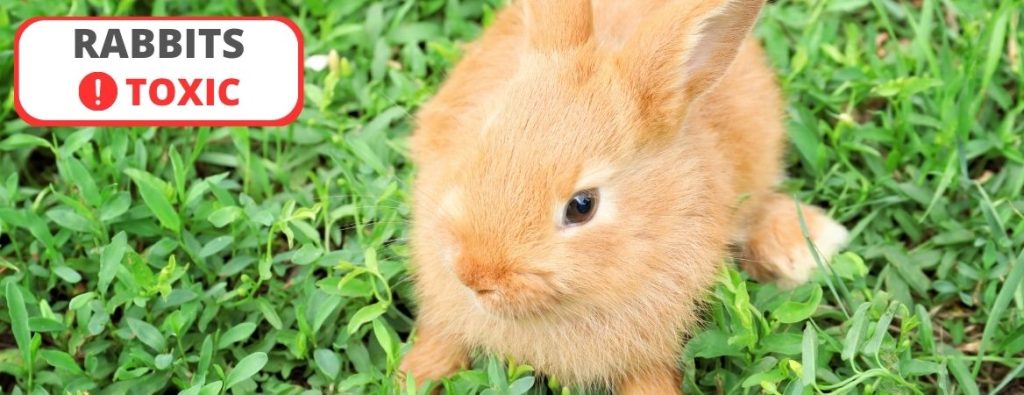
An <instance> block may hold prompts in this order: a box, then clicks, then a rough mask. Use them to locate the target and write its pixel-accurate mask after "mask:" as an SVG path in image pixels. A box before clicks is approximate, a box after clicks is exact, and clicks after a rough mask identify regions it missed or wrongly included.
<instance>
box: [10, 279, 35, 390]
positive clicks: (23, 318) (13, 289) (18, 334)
mask: <svg viewBox="0 0 1024 395" xmlns="http://www.w3.org/2000/svg"><path fill="white" fill-rule="evenodd" d="M4 294H5V296H6V299H7V314H9V315H10V317H11V332H14V341H15V342H16V343H17V344H18V349H19V350H21V360H22V361H32V349H31V345H30V344H29V342H30V341H31V338H30V337H29V336H31V333H30V332H29V329H28V311H27V310H25V299H24V298H23V297H22V295H21V291H19V290H18V286H17V285H15V284H14V282H13V281H11V282H8V283H7V289H6V290H5V291H4ZM23 366H25V369H26V370H27V369H32V364H31V363H28V364H23Z"/></svg>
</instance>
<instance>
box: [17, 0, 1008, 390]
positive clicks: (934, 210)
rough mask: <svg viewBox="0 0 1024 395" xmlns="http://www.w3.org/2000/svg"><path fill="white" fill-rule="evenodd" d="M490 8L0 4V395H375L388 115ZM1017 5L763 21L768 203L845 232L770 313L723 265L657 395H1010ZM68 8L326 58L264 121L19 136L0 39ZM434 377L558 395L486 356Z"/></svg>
mask: <svg viewBox="0 0 1024 395" xmlns="http://www.w3.org/2000/svg"><path fill="white" fill-rule="evenodd" d="M500 2H501V0H483V1H481V0H422V1H412V0H408V1H400V0H389V1H380V2H370V1H366V0H318V1H309V2H298V1H284V0H258V1H253V2H238V1H199V0H187V1H173V2H172V1H161V0H155V1H152V2H139V3H135V2H133V1H131V0H124V1H120V2H115V1H111V0H76V1H71V2H67V3H63V2H57V1H43V0H26V1H16V2H4V3H0V98H3V99H4V101H3V104H2V107H0V111H2V113H0V120H2V121H3V122H2V124H0V128H2V129H0V294H2V295H3V296H2V297H0V298H2V299H3V303H2V304H0V392H2V393H14V394H30V393H31V394H45V393H72V394H80V393H86V392H88V393H90V394H108V393H109V394H119V393H154V392H158V393H166V392H172V393H173V392H176V391H179V390H182V391H184V392H185V393H189V394H217V393H224V392H227V393H236V394H242V393H253V392H256V391H261V392H268V393H287V394H317V393H325V394H331V393H350V392H351V393H391V392H395V391H398V386H397V383H396V381H395V380H393V379H392V377H393V373H394V371H395V368H396V366H397V364H398V362H399V361H400V359H401V356H402V355H403V353H404V352H406V351H407V350H408V348H409V343H408V342H407V337H408V334H409V330H410V327H411V324H412V322H413V313H412V311H413V301H412V298H411V289H410V284H409V282H408V281H407V277H406V275H405V267H406V261H407V256H408V251H407V247H406V246H405V243H404V240H405V237H406V234H407V230H406V228H407V226H406V222H405V220H406V219H407V218H408V215H409V211H408V206H407V204H406V203H405V202H406V198H407V190H406V186H407V185H408V181H409V179H410V177H411V171H412V169H411V168H410V166H409V165H408V162H407V159H406V145H405V137H406V136H407V135H408V133H409V130H410V127H411V126H410V115H409V114H410V113H411V112H413V111H414V110H415V108H416V107H417V106H418V105H419V104H420V103H422V102H423V101H424V100H426V99H427V98H428V97H429V96H430V95H431V93H432V92H433V91H434V90H435V89H436V87H437V86H438V84H439V83H440V82H441V81H442V80H443V78H444V75H445V71H446V70H447V69H449V68H450V67H451V66H452V64H453V63H454V62H455V61H456V60H457V59H458V56H459V51H460V47H459V44H460V43H462V42H465V41H467V40H471V39H472V38H473V37H475V36H477V35H478V34H479V32H480V29H481V28H480V25H481V23H483V24H486V23H487V21H488V20H489V19H490V18H492V17H493V10H494V9H495V8H497V7H499V3H500ZM1022 10H1024V2H1022V1H1021V0H1003V1H996V0H983V1H978V0H916V1H894V0H779V1H776V2H774V4H772V5H770V6H768V8H767V9H766V11H765V13H764V15H763V18H762V23H761V25H760V26H759V28H758V34H759V35H760V36H761V37H763V38H764V39H765V42H766V48H767V50H768V53H769V55H770V58H771V60H772V62H773V63H774V64H775V66H776V68H777V70H778V71H779V75H780V81H781V83H782V85H783V86H784V88H785V91H786V93H787V95H788V98H789V103H790V107H789V120H788V123H789V131H790V135H791V137H792V142H793V144H792V149H791V152H790V154H789V155H788V156H787V158H786V161H787V163H788V165H789V169H790V174H791V179H790V180H789V181H787V183H786V187H787V189H788V190H790V191H792V192H794V193H795V194H796V195H797V196H799V197H800V198H802V199H803V200H805V201H810V202H814V203H816V204H820V205H823V206H825V207H829V208H830V212H831V214H832V215H833V216H834V217H836V218H838V219H839V220H840V221H841V222H843V223H844V224H846V225H847V226H848V227H850V228H851V229H852V232H853V236H854V239H853V243H852V244H851V246H850V247H849V248H848V251H847V252H845V253H844V254H842V255H841V256H839V257H838V258H836V259H835V261H834V262H833V265H832V266H831V268H830V269H828V270H826V271H824V272H823V273H822V275H820V276H819V277H818V278H817V279H816V280H815V281H814V282H812V283H810V284H808V285H805V286H803V287H800V288H798V289H797V290H795V291H793V292H780V291H778V290H777V289H775V288H774V287H773V286H765V285H761V284H758V283H756V282H752V281H749V280H748V279H747V277H746V275H744V274H741V273H739V272H737V271H735V270H733V269H730V270H729V271H728V272H727V273H724V274H723V276H722V281H721V284H720V285H719V286H718V287H717V288H716V290H715V291H714V293H713V295H712V296H711V301H712V303H711V308H710V309H709V311H708V314H707V325H706V327H705V328H704V330H703V331H702V332H700V333H699V334H697V335H696V336H695V337H694V338H693V339H692V340H691V341H689V342H688V343H687V344H686V345H685V347H686V349H685V354H684V355H685V356H684V358H683V361H682V366H683V367H684V369H685V384H684V390H686V391H687V392H692V393H699V392H705V393H758V392H763V393H786V394H797V393H807V392H815V393H817V392H822V393H905V394H922V393H964V394H978V393H983V392H984V393H996V392H1001V393H1006V394H1008V393H1021V392H1022V391H1024V379H1022V377H1024V286H1022V285H1021V283H1022V281H1024V253H1022V249H1024V197H1022V196H1024V142H1022V136H1024V123H1022V122H1020V121H1019V118H1020V116H1021V113H1022V112H1024V101H1022V100H1021V97H1022V96H1024V84H1022V83H1021V81H1024V51H1022V50H1021V48H1022V47H1024V26H1022V23H1021V22H1022V21H1024V19H1022V15H1021V14H1022ZM85 14H90V15H97V14H102V15H178V14H188V15H199V14H209V15H250V14H255V15H259V14H267V15H287V16H289V17H291V18H292V19H293V20H294V21H295V22H296V23H297V24H298V25H299V26H300V27H301V28H302V30H303V32H304V34H305V38H306V52H307V55H314V54H330V53H335V54H336V55H331V56H332V58H333V60H332V61H331V62H330V63H331V66H330V67H329V68H328V69H326V70H323V71H309V72H308V73H307V77H306V99H307V100H306V108H305V109H304V111H303V112H302V115H301V116H300V118H299V119H298V121H296V122H295V123H294V124H293V125H291V126H288V127H284V128H263V129H259V128H251V129H249V128H213V129H211V128H197V129H187V130H168V129H157V128H80V129H71V128H59V129H40V128H33V127H28V126H26V124H25V123H23V122H22V121H20V120H19V119H18V118H17V115H16V114H15V113H14V111H13V105H12V103H13V99H12V98H13V92H12V88H11V85H12V81H11V79H10V78H11V77H10V76H11V70H12V67H13V65H12V52H11V48H12V40H13V36H14V31H15V29H16V28H17V26H18V25H19V23H20V22H21V21H23V20H24V19H26V18H29V17H31V16H36V15H85ZM681 347H683V345H681ZM499 362H507V363H499ZM442 385H443V386H444V388H445V389H446V390H448V392H450V393H460V394H461V393H475V392H485V393H493V394H520V393H523V392H527V391H530V392H532V393H545V392H551V393H569V392H573V393H575V391H573V390H570V389H567V388H561V387H559V385H558V383H557V380H553V379H547V380H540V379H539V378H538V379H535V378H534V377H533V374H532V369H531V368H530V367H529V366H527V365H522V364H517V363H515V361H499V360H497V359H494V358H490V359H488V358H482V359H480V360H479V361H478V363H477V364H476V365H475V369H474V370H470V371H466V372H462V373H459V374H458V375H456V376H455V377H453V378H451V379H448V380H446V381H445V382H444V383H442ZM531 387H532V388H531ZM410 392H412V391H410ZM419 392H420V393H424V392H425V391H424V390H423V389H420V391H419Z"/></svg>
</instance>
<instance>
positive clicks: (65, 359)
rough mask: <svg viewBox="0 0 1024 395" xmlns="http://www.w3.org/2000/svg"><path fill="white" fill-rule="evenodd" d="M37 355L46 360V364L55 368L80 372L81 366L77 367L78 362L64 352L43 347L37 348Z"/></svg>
mask: <svg viewBox="0 0 1024 395" xmlns="http://www.w3.org/2000/svg"><path fill="white" fill-rule="evenodd" d="M39 356H41V357H43V360H44V361H46V363H47V364H49V365H50V366H53V367H55V368H57V369H62V370H65V371H68V372H72V373H78V374H82V368H81V367H79V366H78V363H77V362H75V359H74V358H72V357H71V355H68V353H66V352H63V351H58V350H50V349H44V350H39Z"/></svg>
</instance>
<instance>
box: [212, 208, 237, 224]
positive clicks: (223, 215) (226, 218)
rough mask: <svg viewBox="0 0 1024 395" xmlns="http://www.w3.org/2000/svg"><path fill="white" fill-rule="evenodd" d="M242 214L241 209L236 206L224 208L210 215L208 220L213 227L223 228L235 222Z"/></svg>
mask: <svg viewBox="0 0 1024 395" xmlns="http://www.w3.org/2000/svg"><path fill="white" fill-rule="evenodd" d="M241 214H242V209H240V208H238V207H236V206H226V207H221V208H219V209H217V210H216V211H214V212H212V213H210V217H209V218H208V220H209V221H210V223H211V224H213V226H216V227H218V228H223V227H225V226H227V225H228V224H230V223H232V222H235V220H236V219H238V217H239V216H240V215H241Z"/></svg>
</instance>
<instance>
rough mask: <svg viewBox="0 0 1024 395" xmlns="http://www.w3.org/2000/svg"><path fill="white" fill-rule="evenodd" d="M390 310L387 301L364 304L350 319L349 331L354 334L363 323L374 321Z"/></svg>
mask: <svg viewBox="0 0 1024 395" xmlns="http://www.w3.org/2000/svg"><path fill="white" fill-rule="evenodd" d="M387 310H388V305H387V303H384V302H377V303H374V304H371V305H367V306H363V307H362V308H360V309H359V311H356V313H355V314H353V315H352V318H350V319H349V321H348V333H349V334H353V333H356V331H357V330H359V327H361V326H363V324H365V323H367V322H370V321H373V319H374V318H377V317H380V315H381V314H384V312H385V311H387Z"/></svg>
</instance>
